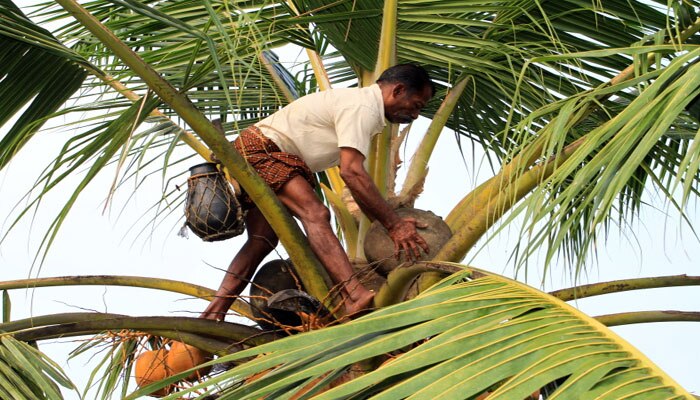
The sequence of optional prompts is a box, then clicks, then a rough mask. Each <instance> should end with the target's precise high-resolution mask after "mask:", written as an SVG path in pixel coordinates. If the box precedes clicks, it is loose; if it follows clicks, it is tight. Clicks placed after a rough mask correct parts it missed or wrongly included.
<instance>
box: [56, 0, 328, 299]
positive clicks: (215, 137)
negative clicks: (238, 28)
mask: <svg viewBox="0 0 700 400" xmlns="http://www.w3.org/2000/svg"><path fill="white" fill-rule="evenodd" d="M57 3H59V5H61V7H63V8H64V9H65V10H66V11H68V12H69V13H70V14H71V15H72V16H73V17H74V18H76V19H77V20H78V21H79V22H80V23H81V24H82V25H83V26H85V27H86V28H87V29H88V30H90V31H91V32H92V33H93V34H94V35H95V36H96V37H97V38H98V39H99V40H100V41H101V42H102V43H103V44H104V45H105V46H107V47H108V48H110V50H111V51H112V52H113V53H114V54H115V56H117V57H118V58H120V59H121V60H122V61H123V62H124V63H125V64H126V65H127V66H128V67H129V68H130V69H131V70H132V71H133V72H134V73H136V74H137V75H139V76H140V77H141V78H142V79H143V80H144V81H145V82H146V83H147V84H148V86H149V87H150V88H151V89H152V90H153V91H154V92H155V93H156V94H157V95H158V96H159V97H160V98H161V99H162V100H163V101H165V102H166V103H168V104H169V105H170V106H171V107H172V108H173V110H175V112H177V113H178V115H180V117H182V119H183V120H184V121H185V122H186V123H187V124H188V125H189V126H190V127H191V128H192V129H193V130H194V131H195V132H196V133H197V134H198V135H199V136H200V137H201V138H202V139H203V141H204V143H205V144H207V146H209V148H210V149H212V151H213V152H214V154H216V156H217V158H218V159H219V160H221V161H222V163H223V164H224V166H225V167H226V168H227V169H228V171H229V172H230V173H231V174H232V175H233V176H234V178H235V179H236V180H237V181H238V182H239V183H240V184H241V186H243V188H244V189H245V190H246V192H247V193H248V194H249V195H250V197H251V198H252V199H253V201H254V202H255V204H256V205H257V207H258V208H259V209H260V211H261V212H262V213H263V215H264V216H265V218H266V219H267V220H268V221H270V225H271V226H272V227H273V229H274V230H275V232H276V233H277V236H278V237H279V239H280V241H281V242H282V244H283V245H284V246H285V248H286V250H287V252H288V254H289V256H290V258H291V259H292V262H294V264H296V265H304V266H305V268H300V271H299V274H300V278H301V280H302V282H303V283H304V287H306V288H307V289H308V290H309V293H310V294H312V295H313V296H315V297H317V298H319V299H326V298H328V296H327V294H328V286H327V285H326V280H325V271H324V269H323V267H322V266H321V264H320V262H319V261H318V259H317V258H316V256H315V255H314V254H313V252H312V251H311V249H310V247H309V245H308V241H307V240H306V237H305V236H304V235H303V233H302V232H301V230H300V229H299V227H298V226H297V225H296V223H295V222H294V220H293V219H292V217H291V216H290V215H289V213H288V212H287V210H286V209H285V208H284V207H283V206H282V204H281V203H280V201H279V199H278V198H277V196H275V195H274V193H273V192H272V190H271V189H270V188H269V187H268V186H267V185H266V184H265V182H264V181H263V180H262V179H261V178H260V177H259V176H258V175H257V174H256V173H255V171H254V170H252V168H251V167H250V166H249V165H248V164H247V163H246V161H245V159H243V157H241V155H240V154H238V152H236V151H235V150H234V149H233V148H232V146H231V145H230V144H229V142H228V140H226V137H225V136H224V135H223V134H221V133H220V132H219V131H218V130H217V129H216V127H215V126H214V125H213V124H212V123H211V121H209V120H208V119H207V118H206V117H205V116H204V115H203V114H202V113H201V112H200V111H199V110H198V109H197V108H196V107H195V106H194V104H192V102H191V101H190V100H189V99H188V98H187V96H185V95H183V94H182V93H180V92H179V91H178V90H177V89H176V88H175V87H173V86H172V85H171V84H170V82H168V81H167V80H165V79H163V78H162V77H161V76H160V74H158V72H157V71H155V70H154V69H153V68H152V67H151V66H150V65H149V64H147V63H145V62H144V61H143V60H142V59H141V58H140V57H139V56H138V55H137V54H136V53H135V52H134V51H132V50H131V48H129V47H128V46H127V45H126V44H124V43H123V42H122V41H121V40H119V38H117V37H116V36H115V35H114V34H113V33H112V32H111V31H110V30H109V29H107V28H106V27H105V26H104V25H103V24H102V23H100V21H98V20H97V19H96V18H95V17H94V16H93V15H92V14H90V13H89V12H88V11H87V10H85V9H84V8H83V7H82V6H80V4H78V3H77V2H75V1H74V0H57Z"/></svg>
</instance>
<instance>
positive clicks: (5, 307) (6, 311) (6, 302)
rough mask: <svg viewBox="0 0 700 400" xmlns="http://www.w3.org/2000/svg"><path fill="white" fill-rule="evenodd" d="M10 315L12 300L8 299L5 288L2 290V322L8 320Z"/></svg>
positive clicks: (8, 295)
mask: <svg viewBox="0 0 700 400" xmlns="http://www.w3.org/2000/svg"><path fill="white" fill-rule="evenodd" d="M11 315H12V302H11V301H10V294H9V293H8V292H7V290H3V291H2V322H3V323H5V322H8V321H10V317H11Z"/></svg>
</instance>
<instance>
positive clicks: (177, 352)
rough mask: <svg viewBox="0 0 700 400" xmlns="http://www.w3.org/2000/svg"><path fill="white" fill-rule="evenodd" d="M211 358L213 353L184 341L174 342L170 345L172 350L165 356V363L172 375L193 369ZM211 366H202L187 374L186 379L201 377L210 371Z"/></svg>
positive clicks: (191, 379)
mask: <svg viewBox="0 0 700 400" xmlns="http://www.w3.org/2000/svg"><path fill="white" fill-rule="evenodd" d="M210 359H211V354H209V353H207V352H205V351H203V350H200V349H198V348H196V347H194V346H190V345H188V344H185V343H182V342H173V343H172V344H171V345H170V351H169V352H168V355H167V357H166V358H165V365H166V366H167V368H168V370H170V371H171V375H176V374H179V373H181V372H184V371H187V370H188V369H192V368H194V367H196V366H197V365H200V364H203V363H205V362H207V361H209V360H210ZM210 369H211V368H210V367H205V368H200V369H197V370H196V371H194V372H192V373H191V374H190V375H188V376H186V377H185V378H184V380H187V381H193V380H197V379H200V378H201V377H202V376H204V375H206V374H207V373H209V370H210Z"/></svg>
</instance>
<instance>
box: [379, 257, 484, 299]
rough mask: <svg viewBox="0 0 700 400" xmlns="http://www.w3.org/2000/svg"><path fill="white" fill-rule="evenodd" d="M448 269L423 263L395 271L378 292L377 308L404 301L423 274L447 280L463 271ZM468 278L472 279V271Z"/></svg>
mask: <svg viewBox="0 0 700 400" xmlns="http://www.w3.org/2000/svg"><path fill="white" fill-rule="evenodd" d="M447 267H448V266H446V265H439V264H429V263H421V264H415V265H408V266H401V267H398V268H396V269H394V270H393V271H391V272H390V273H389V275H388V276H387V279H386V282H385V283H384V284H383V285H382V286H381V287H380V288H379V290H378V291H377V295H376V296H375V297H374V305H375V307H377V308H382V307H388V306H390V305H392V304H398V303H400V302H402V301H404V300H405V299H406V294H407V293H408V290H409V288H410V287H411V285H412V284H413V283H414V281H415V280H416V278H418V277H419V276H421V275H423V274H433V273H437V274H439V275H440V276H441V277H442V278H445V277H446V276H448V275H451V274H453V273H455V272H457V271H461V269H458V268H447ZM466 276H470V277H471V271H470V272H469V273H468V275H466Z"/></svg>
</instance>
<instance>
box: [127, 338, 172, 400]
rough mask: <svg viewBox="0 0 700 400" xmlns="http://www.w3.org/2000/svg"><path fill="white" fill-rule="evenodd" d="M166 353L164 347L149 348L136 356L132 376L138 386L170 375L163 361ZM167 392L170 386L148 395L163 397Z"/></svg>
mask: <svg viewBox="0 0 700 400" xmlns="http://www.w3.org/2000/svg"><path fill="white" fill-rule="evenodd" d="M167 354H168V352H167V350H166V349H158V350H149V351H146V352H144V353H142V354H141V355H140V356H138V358H136V362H135V366H134V369H135V376H134V378H135V379H136V384H137V385H138V386H139V387H143V386H147V385H150V384H151V383H154V382H157V381H160V380H162V379H165V378H167V377H168V376H170V375H171V374H170V371H169V370H168V367H167V364H166V361H165V359H166V357H167ZM169 393H170V386H167V387H164V388H162V389H160V390H157V391H155V392H153V393H151V394H150V396H153V397H163V396H167V395H168V394H169Z"/></svg>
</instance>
